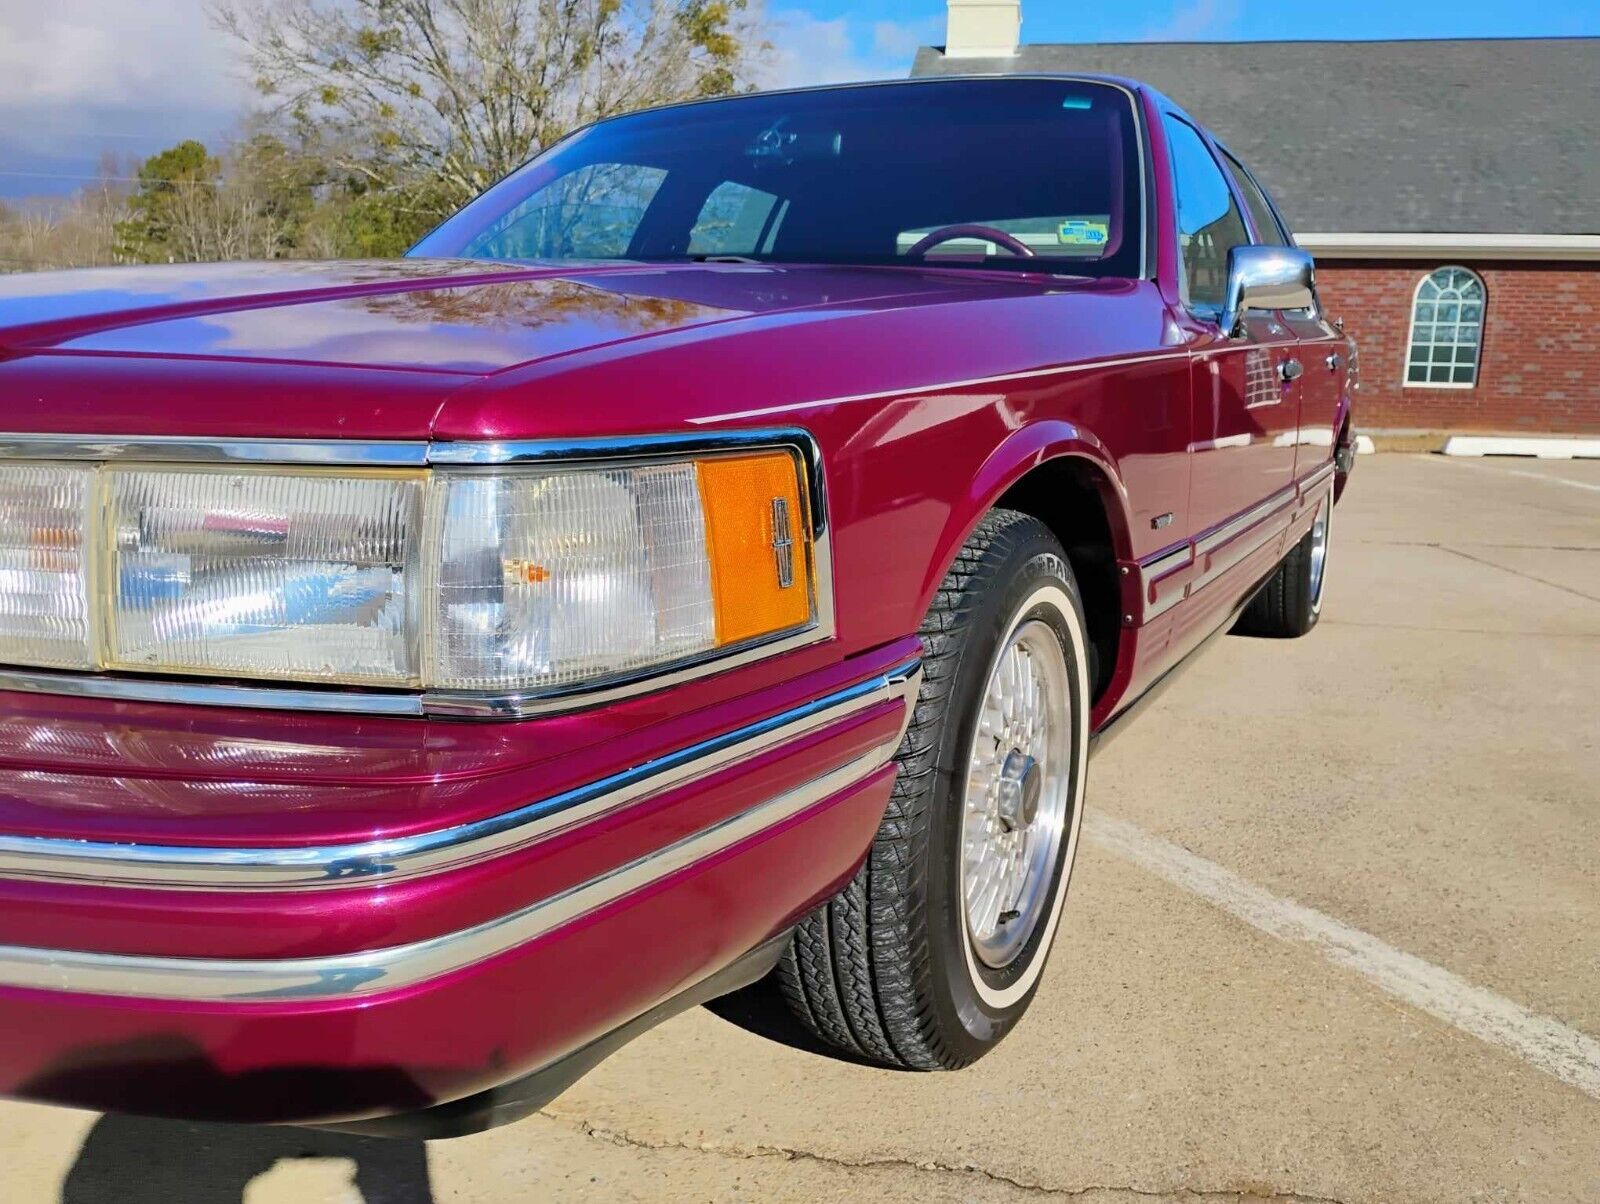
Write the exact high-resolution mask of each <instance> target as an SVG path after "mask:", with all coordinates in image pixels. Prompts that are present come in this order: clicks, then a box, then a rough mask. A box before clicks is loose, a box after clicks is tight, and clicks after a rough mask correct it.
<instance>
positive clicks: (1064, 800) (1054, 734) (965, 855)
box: [961, 619, 1072, 969]
mask: <svg viewBox="0 0 1600 1204" xmlns="http://www.w3.org/2000/svg"><path fill="white" fill-rule="evenodd" d="M1070 683H1071V679H1070V677H1069V675H1068V672H1067V663H1066V658H1065V656H1064V655H1063V653H1062V649H1061V642H1060V639H1059V638H1058V637H1057V635H1056V633H1055V631H1054V629H1052V628H1051V627H1050V626H1049V625H1048V624H1046V623H1043V622H1041V621H1039V620H1037V619H1029V620H1025V621H1024V622H1022V623H1021V624H1019V625H1018V626H1017V628H1016V630H1015V631H1013V632H1012V633H1011V636H1010V638H1009V639H1008V640H1007V641H1006V643H1005V645H1004V646H1003V647H1002V649H1001V651H1000V654H999V656H998V657H997V658H996V660H995V664H994V667H993V669H992V670H991V671H990V674H989V681H988V684H987V686H986V687H985V690H984V697H983V702H982V705H981V707H980V709H979V712H978V721H977V731H976V732H975V733H974V734H973V741H972V755H971V758H970V760H969V762H968V765H967V782H966V795H965V799H964V805H963V809H962V818H961V852H962V861H961V895H962V902H963V906H964V909H965V918H966V925H967V935H968V938H969V939H970V940H971V942H972V947H973V950H974V952H975V953H976V954H977V955H978V958H979V960H981V961H982V962H983V963H984V964H985V965H987V966H989V967H991V968H993V969H1001V968H1003V967H1005V966H1007V965H1009V964H1010V963H1011V962H1013V961H1015V960H1016V958H1017V955H1018V954H1019V953H1021V952H1022V949H1023V947H1024V946H1025V945H1026V944H1027V942H1028V938H1029V937H1031V936H1032V935H1033V932H1034V929H1035V928H1037V927H1038V924H1039V920H1040V918H1041V917H1042V916H1043V914H1044V912H1045V910H1046V905H1047V904H1048V902H1049V896H1050V887H1051V883H1052V881H1053V879H1054V877H1055V867H1056V863H1057V861H1058V859H1059V853H1060V850H1061V842H1062V840H1063V839H1064V837H1065V832H1066V825H1067V821H1068V819H1069V818H1070V816H1069V814H1068V812H1069V807H1070V794H1071V791H1070V783H1069V780H1068V771H1069V768H1070V761H1071V739H1072V737H1071V727H1070V723H1071V717H1072V707H1071V693H1070Z"/></svg>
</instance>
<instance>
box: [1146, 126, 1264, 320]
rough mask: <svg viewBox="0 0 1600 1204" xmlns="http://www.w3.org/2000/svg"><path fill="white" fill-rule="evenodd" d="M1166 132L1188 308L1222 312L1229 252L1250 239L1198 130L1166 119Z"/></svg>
mask: <svg viewBox="0 0 1600 1204" xmlns="http://www.w3.org/2000/svg"><path fill="white" fill-rule="evenodd" d="M1166 130H1167V143H1168V145H1169V146H1170V147H1171V149H1172V174H1173V177H1174V179H1175V180H1176V183H1177V191H1178V246H1179V250H1180V251H1181V253H1182V256H1183V300H1184V304H1186V305H1187V306H1189V308H1190V309H1194V310H1200V311H1210V312H1213V313H1219V312H1221V310H1222V302H1223V298H1224V296H1225V294H1226V292H1227V288H1228V252H1229V251H1231V250H1232V249H1233V248H1234V247H1237V246H1242V245H1244V244H1246V243H1248V242H1249V241H1250V236H1249V234H1248V233H1246V231H1245V228H1244V218H1243V217H1242V216H1241V215H1240V213H1239V206H1238V205H1236V204H1234V203H1233V193H1232V192H1230V191H1229V190H1228V181H1227V179H1226V178H1225V177H1224V176H1223V174H1222V169H1221V168H1220V167H1218V166H1217V161H1216V160H1215V159H1213V158H1212V157H1211V152H1210V151H1209V150H1208V149H1207V148H1206V144H1205V143H1204V142H1202V141H1201V140H1200V135H1199V134H1198V133H1197V132H1196V131H1195V129H1194V127H1193V126H1191V125H1189V124H1187V123H1186V122H1183V121H1179V120H1178V119H1177V118H1175V117H1168V118H1167V119H1166Z"/></svg>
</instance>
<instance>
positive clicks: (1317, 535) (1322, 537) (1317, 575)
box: [1311, 493, 1333, 613]
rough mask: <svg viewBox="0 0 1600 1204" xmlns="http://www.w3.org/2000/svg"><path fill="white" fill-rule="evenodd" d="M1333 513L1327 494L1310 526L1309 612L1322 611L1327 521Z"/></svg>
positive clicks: (1326, 549) (1326, 562) (1331, 497)
mask: <svg viewBox="0 0 1600 1204" xmlns="http://www.w3.org/2000/svg"><path fill="white" fill-rule="evenodd" d="M1332 511H1333V494H1331V493H1330V494H1329V495H1328V498H1327V500H1326V501H1325V502H1323V503H1322V507H1321V508H1320V509H1319V510H1318V511H1317V521H1316V522H1314V523H1313V524H1312V525H1311V610H1312V612H1313V613H1315V612H1316V611H1319V610H1321V609H1322V579H1323V577H1324V575H1325V573H1326V570H1327V566H1328V534H1329V526H1330V523H1329V520H1330V519H1331V517H1332Z"/></svg>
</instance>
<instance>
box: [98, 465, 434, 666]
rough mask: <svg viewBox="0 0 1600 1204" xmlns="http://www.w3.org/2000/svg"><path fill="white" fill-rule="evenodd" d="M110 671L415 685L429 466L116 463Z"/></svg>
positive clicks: (109, 521)
mask: <svg viewBox="0 0 1600 1204" xmlns="http://www.w3.org/2000/svg"><path fill="white" fill-rule="evenodd" d="M106 475H107V482H106V514H105V523H106V528H107V534H108V536H109V540H108V542H109V544H110V554H111V558H110V571H109V573H108V574H107V582H106V587H105V588H106V592H107V593H109V595H110V598H111V615H110V622H109V625H108V631H107V635H108V637H109V638H108V641H107V645H108V646H107V648H106V649H105V657H106V663H107V667H108V668H112V669H135V670H146V671H156V672H175V673H210V674H227V675H229V676H233V677H260V678H272V679H289V680H308V681H326V682H348V683H362V684H368V685H395V686H404V685H409V684H415V683H416V682H418V681H419V680H420V679H419V676H418V666H417V639H416V630H415V624H414V623H412V622H409V621H408V613H409V610H410V607H411V605H412V596H413V594H414V593H415V591H416V590H417V587H418V577H419V573H418V571H417V569H418V565H417V564H416V549H417V547H418V543H419V541H418V539H417V533H418V531H419V529H420V526H421V517H422V499H423V490H424V488H425V487H426V483H427V482H426V479H425V477H424V476H423V475H422V474H421V473H413V474H409V475H393V476H384V475H370V476H340V475H337V474H336V473H334V472H332V471H320V472H305V471H302V472H298V473H292V474H291V473H286V472H274V471H260V470H249V471H241V470H238V469H212V468H200V469H149V468H124V467H121V466H112V467H110V468H108V469H107V470H106Z"/></svg>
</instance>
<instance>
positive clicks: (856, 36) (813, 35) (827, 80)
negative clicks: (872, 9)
mask: <svg viewBox="0 0 1600 1204" xmlns="http://www.w3.org/2000/svg"><path fill="white" fill-rule="evenodd" d="M768 24H769V30H768V35H767V37H768V40H769V41H770V42H771V43H772V53H771V55H770V56H769V59H768V62H767V63H766V66H765V69H764V71H763V73H762V75H761V79H760V82H761V83H762V85H763V86H765V87H771V88H783V87H802V86H804V85H807V84H838V83H848V82H851V81H853V80H861V79H904V78H905V77H906V76H908V75H910V74H911V60H912V58H913V57H914V56H915V55H916V52H917V47H918V46H921V45H925V44H927V43H929V42H932V41H937V40H938V35H939V33H940V32H941V31H942V29H943V21H942V19H936V20H934V21H877V22H873V23H868V22H866V21H857V20H854V19H852V18H849V17H836V18H834V19H833V20H828V21H824V20H819V19H818V18H816V17H814V16H812V15H811V14H810V13H808V12H805V11H803V10H801V9H772V10H769V13H768Z"/></svg>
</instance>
